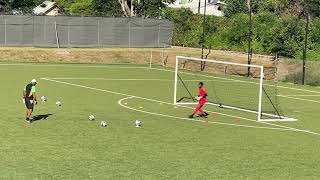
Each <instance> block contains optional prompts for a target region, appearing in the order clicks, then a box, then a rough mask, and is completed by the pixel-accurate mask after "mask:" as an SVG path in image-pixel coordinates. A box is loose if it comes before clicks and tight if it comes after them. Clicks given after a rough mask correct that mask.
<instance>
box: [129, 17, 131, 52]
mask: <svg viewBox="0 0 320 180" xmlns="http://www.w3.org/2000/svg"><path fill="white" fill-rule="evenodd" d="M129 48H131V19H130V20H129Z"/></svg>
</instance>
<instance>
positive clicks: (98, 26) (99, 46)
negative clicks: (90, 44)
mask: <svg viewBox="0 0 320 180" xmlns="http://www.w3.org/2000/svg"><path fill="white" fill-rule="evenodd" d="M98 47H100V19H98Z"/></svg>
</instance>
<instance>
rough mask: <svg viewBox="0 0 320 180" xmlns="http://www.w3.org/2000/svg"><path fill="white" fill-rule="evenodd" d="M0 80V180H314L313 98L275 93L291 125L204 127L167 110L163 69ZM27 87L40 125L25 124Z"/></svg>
mask: <svg viewBox="0 0 320 180" xmlns="http://www.w3.org/2000/svg"><path fill="white" fill-rule="evenodd" d="M0 71H1V75H2V76H1V77H0V80H1V82H2V88H1V97H2V102H3V103H2V105H1V106H0V109H1V112H2V115H1V121H0V132H1V136H0V162H1V163H0V179H148V180H150V179H192V180H195V179H268V180H269V179H299V180H300V179H319V178H320V174H319V170H318V169H319V166H320V161H319V159H320V122H319V120H320V112H319V105H320V89H319V88H315V87H309V86H298V85H292V84H284V83H280V84H279V85H278V93H279V99H280V101H281V107H282V109H283V111H284V112H285V114H286V115H287V116H289V117H292V118H296V119H298V121H295V122H272V123H266V122H257V121H256V119H257V117H256V114H253V113H248V112H241V111H236V110H230V109H223V108H218V107H215V106H210V105H207V106H206V108H205V109H206V110H207V111H208V112H209V113H210V115H209V117H208V118H207V119H203V118H195V119H189V118H188V115H189V114H191V113H192V111H193V109H192V108H193V107H192V106H185V105H179V106H175V105H173V104H172V103H173V85H174V72H173V71H172V70H171V69H165V68H161V67H159V68H151V69H150V68H148V67H146V66H142V65H129V64H128V65H95V64H30V63H28V64H0ZM32 78H36V79H37V80H38V81H39V84H38V85H37V96H38V99H39V100H40V97H41V96H46V97H47V99H48V101H47V102H45V103H42V102H39V103H38V105H37V106H36V107H35V112H34V115H48V117H47V118H46V119H40V120H38V121H35V122H33V123H32V124H27V123H26V122H25V121H24V118H25V117H24V114H25V105H24V104H23V103H22V90H23V88H24V87H25V85H26V84H27V83H28V82H29V81H30V80H31V79H32ZM195 88H196V87H195ZM208 90H210V89H208ZM239 90H240V89H239V88H238V87H234V88H233V89H231V90H230V92H229V93H231V94H232V93H233V91H234V92H235V93H236V91H239ZM238 94H239V93H238ZM56 101H61V103H62V106H61V107H58V106H56V104H55V102H56ZM91 114H93V115H94V116H95V117H96V120H95V121H89V120H88V116H89V115H91ZM135 120H141V122H142V127H141V128H136V127H135V124H134V123H135ZM101 121H106V122H107V124H108V127H105V128H103V127H101V126H100V122H101Z"/></svg>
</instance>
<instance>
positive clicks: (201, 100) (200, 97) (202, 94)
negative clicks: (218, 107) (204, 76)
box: [189, 82, 209, 118]
mask: <svg viewBox="0 0 320 180" xmlns="http://www.w3.org/2000/svg"><path fill="white" fill-rule="evenodd" d="M196 99H197V100H198V101H199V104H198V106H197V107H196V109H195V110H194V112H193V114H191V115H190V116H189V118H194V116H195V115H196V114H197V112H198V111H200V112H201V115H200V117H205V118H206V117H207V116H208V115H209V114H208V113H207V112H205V111H204V110H202V107H203V106H204V105H205V104H206V102H207V91H206V89H205V88H204V86H203V82H199V95H198V96H197V97H196Z"/></svg>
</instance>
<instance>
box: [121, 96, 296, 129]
mask: <svg viewBox="0 0 320 180" xmlns="http://www.w3.org/2000/svg"><path fill="white" fill-rule="evenodd" d="M133 98H135V97H133V96H131V97H126V98H123V99H120V100H119V101H118V104H119V105H120V106H122V107H124V108H127V109H130V110H133V111H137V112H142V113H146V114H151V115H156V116H162V117H168V118H174V119H182V120H186V121H195V122H203V123H210V124H219V125H227V126H238V127H247V128H257V129H270V130H281V131H295V130H292V129H286V128H273V127H263V126H251V125H242V124H232V123H223V122H214V121H205V120H199V119H190V118H183V117H178V116H171V115H166V114H160V113H154V112H149V111H144V110H140V109H134V108H132V107H129V106H126V105H124V104H123V103H122V101H125V100H128V99H133Z"/></svg>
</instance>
